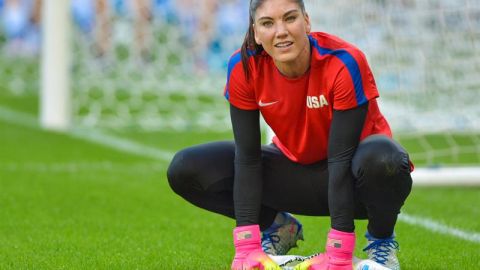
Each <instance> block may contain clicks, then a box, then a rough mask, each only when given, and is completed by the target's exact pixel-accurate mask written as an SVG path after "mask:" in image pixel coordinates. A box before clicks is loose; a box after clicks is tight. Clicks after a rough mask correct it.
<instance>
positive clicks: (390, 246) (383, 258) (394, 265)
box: [363, 232, 400, 270]
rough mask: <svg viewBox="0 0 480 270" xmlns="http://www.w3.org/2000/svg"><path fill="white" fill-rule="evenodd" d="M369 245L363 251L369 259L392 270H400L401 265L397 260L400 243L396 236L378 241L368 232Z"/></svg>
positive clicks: (366, 235)
mask: <svg viewBox="0 0 480 270" xmlns="http://www.w3.org/2000/svg"><path fill="white" fill-rule="evenodd" d="M365 237H366V238H367V240H368V245H367V247H366V248H364V249H363V251H366V252H367V254H368V258H369V259H370V260H372V261H375V262H377V263H379V264H381V265H384V266H385V267H387V268H389V269H392V270H400V263H399V262H398V258H397V251H398V250H399V245H398V242H397V241H395V235H392V236H391V237H389V238H385V239H378V238H375V237H373V236H371V235H370V234H369V233H368V232H367V233H366V234H365Z"/></svg>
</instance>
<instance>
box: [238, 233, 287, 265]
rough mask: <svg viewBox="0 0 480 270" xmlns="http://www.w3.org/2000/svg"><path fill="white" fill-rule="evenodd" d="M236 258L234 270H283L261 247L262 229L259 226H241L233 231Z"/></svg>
mask: <svg viewBox="0 0 480 270" xmlns="http://www.w3.org/2000/svg"><path fill="white" fill-rule="evenodd" d="M233 243H234V244H235V258H234V259H233V262H232V268H231V269H232V270H281V268H280V266H278V265H277V264H276V263H275V262H274V261H273V260H272V259H270V257H268V255H267V254H266V253H265V252H263V250H262V246H261V234H260V227H259V226H258V225H250V226H240V227H237V228H235V229H234V230H233Z"/></svg>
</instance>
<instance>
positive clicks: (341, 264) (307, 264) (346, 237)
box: [294, 229, 355, 270]
mask: <svg viewBox="0 0 480 270" xmlns="http://www.w3.org/2000/svg"><path fill="white" fill-rule="evenodd" d="M354 248H355V234H354V233H348V232H341V231H337V230H335V229H331V230H330V232H329V233H328V238H327V247H326V250H327V252H326V253H321V254H319V255H317V256H315V257H313V258H311V259H308V260H306V261H304V262H302V263H301V264H299V265H297V266H296V267H295V268H294V269H295V270H352V269H353V261H352V258H353V250H354Z"/></svg>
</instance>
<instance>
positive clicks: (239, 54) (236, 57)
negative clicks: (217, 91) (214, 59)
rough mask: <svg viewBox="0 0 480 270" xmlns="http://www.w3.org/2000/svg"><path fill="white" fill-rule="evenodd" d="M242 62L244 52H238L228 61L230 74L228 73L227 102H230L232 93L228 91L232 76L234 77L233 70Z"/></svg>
mask: <svg viewBox="0 0 480 270" xmlns="http://www.w3.org/2000/svg"><path fill="white" fill-rule="evenodd" d="M241 61H242V52H241V51H238V52H237V53H235V54H234V55H232V57H230V61H228V72H227V85H226V91H225V98H226V99H227V100H230V91H229V89H228V86H229V83H230V76H231V75H232V71H233V68H235V66H236V65H237V64H238V63H239V62H241Z"/></svg>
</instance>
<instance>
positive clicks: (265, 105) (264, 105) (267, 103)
mask: <svg viewBox="0 0 480 270" xmlns="http://www.w3.org/2000/svg"><path fill="white" fill-rule="evenodd" d="M277 102H278V100H277V101H273V102H265V103H264V102H262V101H261V100H260V101H259V102H258V106H260V107H267V106H270V105H273V104H275V103H277Z"/></svg>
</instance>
